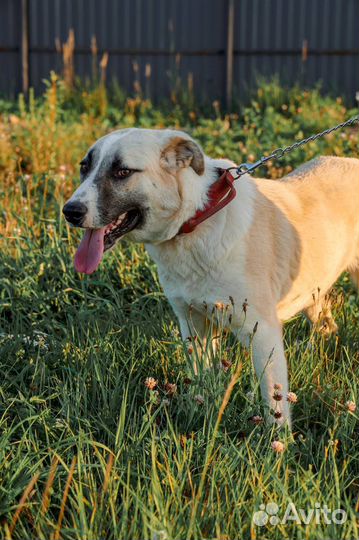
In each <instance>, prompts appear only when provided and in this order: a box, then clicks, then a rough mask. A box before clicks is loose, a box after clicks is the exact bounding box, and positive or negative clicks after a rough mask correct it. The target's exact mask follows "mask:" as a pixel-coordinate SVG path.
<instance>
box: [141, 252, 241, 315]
mask: <svg viewBox="0 0 359 540" xmlns="http://www.w3.org/2000/svg"><path fill="white" fill-rule="evenodd" d="M217 246H218V244H217ZM146 248H147V249H148V251H149V254H150V255H151V257H152V258H153V259H154V261H155V262H156V264H157V268H158V274H159V278H160V281H161V285H162V287H163V289H164V292H165V294H166V296H167V297H168V298H169V299H170V300H171V299H176V300H180V301H181V302H183V303H185V304H187V305H193V306H194V307H195V308H196V309H198V310H201V311H202V309H203V308H204V309H206V305H208V306H211V305H213V304H215V303H217V302H223V303H225V304H228V303H229V302H230V296H237V294H238V292H239V289H240V283H239V279H238V277H239V276H240V275H241V271H240V266H242V264H243V261H241V260H239V259H241V257H236V261H235V262H234V261H231V263H229V261H228V259H227V263H229V264H227V263H226V257H225V255H224V254H221V256H220V257H218V251H217V252H216V253H215V254H214V253H213V251H211V247H210V246H208V249H201V248H199V249H196V250H194V249H192V250H191V251H186V250H181V252H180V253H178V252H177V253H176V252H171V251H170V252H165V251H159V250H158V249H156V248H153V246H146ZM226 255H228V252H227V253H226Z"/></svg>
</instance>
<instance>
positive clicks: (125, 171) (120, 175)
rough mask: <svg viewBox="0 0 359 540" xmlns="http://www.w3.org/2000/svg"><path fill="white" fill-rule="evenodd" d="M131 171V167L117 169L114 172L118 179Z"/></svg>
mask: <svg viewBox="0 0 359 540" xmlns="http://www.w3.org/2000/svg"><path fill="white" fill-rule="evenodd" d="M131 173H132V171H131V169H126V168H124V169H118V171H117V172H116V177H117V178H120V179H122V178H127V177H128V176H130V174H131Z"/></svg>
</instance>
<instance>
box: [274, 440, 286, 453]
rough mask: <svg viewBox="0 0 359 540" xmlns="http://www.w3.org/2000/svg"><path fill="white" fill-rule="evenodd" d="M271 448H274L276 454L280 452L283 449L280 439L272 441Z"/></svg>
mask: <svg viewBox="0 0 359 540" xmlns="http://www.w3.org/2000/svg"><path fill="white" fill-rule="evenodd" d="M272 450H274V452H275V453H276V454H282V453H283V452H284V450H285V445H284V444H283V443H282V442H280V441H273V442H272Z"/></svg>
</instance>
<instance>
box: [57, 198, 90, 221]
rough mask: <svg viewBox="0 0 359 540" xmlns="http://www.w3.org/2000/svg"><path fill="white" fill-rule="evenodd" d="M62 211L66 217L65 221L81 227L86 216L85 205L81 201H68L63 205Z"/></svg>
mask: <svg viewBox="0 0 359 540" xmlns="http://www.w3.org/2000/svg"><path fill="white" fill-rule="evenodd" d="M62 212H63V214H64V216H65V218H66V221H68V222H69V223H71V225H75V226H76V227H81V225H82V223H83V221H84V218H85V216H86V212H87V206H86V205H85V204H84V203H82V202H71V201H69V202H68V203H66V204H65V206H64V207H63V209H62Z"/></svg>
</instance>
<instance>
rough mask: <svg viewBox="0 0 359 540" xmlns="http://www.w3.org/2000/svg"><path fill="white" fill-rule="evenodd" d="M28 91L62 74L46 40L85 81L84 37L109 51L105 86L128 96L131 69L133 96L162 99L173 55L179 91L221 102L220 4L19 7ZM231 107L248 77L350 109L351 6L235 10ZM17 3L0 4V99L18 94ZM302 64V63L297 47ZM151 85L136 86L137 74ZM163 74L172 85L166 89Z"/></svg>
mask: <svg viewBox="0 0 359 540" xmlns="http://www.w3.org/2000/svg"><path fill="white" fill-rule="evenodd" d="M28 4H29V32H30V38H29V46H30V84H31V85H32V86H34V87H35V89H36V91H41V89H42V88H43V83H42V79H44V78H47V77H48V75H49V71H50V70H51V69H55V70H57V71H60V70H61V66H62V63H61V55H59V54H58V53H56V49H55V38H59V39H60V40H61V42H64V41H66V39H67V36H68V31H69V29H70V28H73V29H74V31H75V37H76V53H75V65H76V73H77V74H78V75H80V76H81V77H89V76H90V75H91V62H92V61H91V52H90V42H91V36H93V35H95V36H96V38H97V43H98V47H99V56H100V54H101V52H103V51H108V53H109V65H108V72H107V80H111V79H112V78H114V77H115V78H116V79H117V80H118V82H119V84H120V85H121V86H122V87H123V88H124V89H125V90H127V91H130V92H132V91H133V82H134V80H135V74H134V70H133V62H134V61H136V62H138V65H139V72H138V77H139V79H140V82H141V85H142V88H143V89H144V90H145V93H147V94H149V96H150V97H152V98H154V99H155V100H160V99H162V98H163V97H168V96H169V94H170V89H171V86H172V82H171V81H173V74H174V73H175V70H176V53H180V61H179V74H180V77H181V79H182V81H183V83H184V84H186V82H187V78H188V74H192V75H193V81H194V90H195V94H196V96H197V97H198V98H199V99H202V100H206V99H209V100H213V99H221V100H224V98H225V88H226V73H227V71H226V46H227V31H228V0H28ZM234 5H235V15H234V27H235V35H234V57H233V88H234V97H235V98H237V97H238V96H242V97H243V98H244V97H245V95H246V91H247V90H248V89H249V88H251V87H252V86H253V85H255V81H256V77H257V75H264V76H270V75H273V74H275V73H278V74H279V75H280V77H281V79H282V80H283V81H284V82H285V83H294V82H296V81H299V82H301V83H303V84H306V85H313V84H315V83H316V82H317V81H319V80H321V81H322V82H323V87H324V89H325V90H326V91H331V92H333V93H336V94H342V95H346V96H347V98H348V100H349V101H350V102H353V103H354V97H355V92H356V91H357V90H359V0H234ZM21 28H22V24H21V0H0V93H2V94H4V93H5V94H7V95H14V94H15V93H16V92H18V91H19V90H21V85H22V82H21ZM304 40H307V42H308V59H307V61H306V62H304V63H303V62H302V45H303V41H304ZM146 64H150V65H151V78H150V79H149V80H148V81H147V83H146V82H145V76H144V73H145V66H146ZM171 74H172V79H171Z"/></svg>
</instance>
